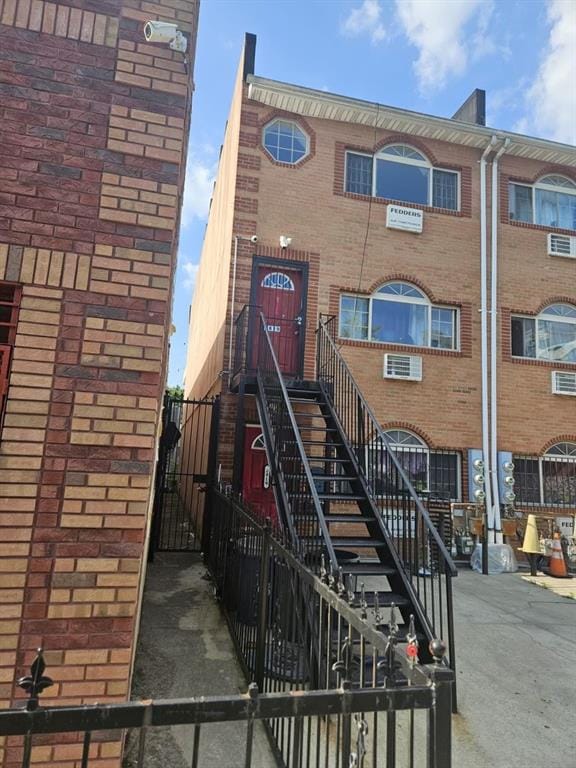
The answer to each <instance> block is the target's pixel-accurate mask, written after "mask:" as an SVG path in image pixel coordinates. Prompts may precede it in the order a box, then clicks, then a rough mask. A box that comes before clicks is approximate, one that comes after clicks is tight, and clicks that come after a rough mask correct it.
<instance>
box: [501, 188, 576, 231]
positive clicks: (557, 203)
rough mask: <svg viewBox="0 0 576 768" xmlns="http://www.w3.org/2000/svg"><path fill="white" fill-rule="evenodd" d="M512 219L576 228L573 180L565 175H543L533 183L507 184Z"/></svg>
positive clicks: (575, 191)
mask: <svg viewBox="0 0 576 768" xmlns="http://www.w3.org/2000/svg"><path fill="white" fill-rule="evenodd" d="M508 200H509V216H510V220H511V221H522V222H524V223H527V224H539V225H541V226H543V227H552V228H558V229H573V230H576V183H574V182H573V181H572V180H571V179H567V178H566V177H565V176H557V175H554V176H544V177H543V178H541V179H540V180H539V181H537V182H536V183H535V184H519V183H516V182H511V183H510V185H509V194H508Z"/></svg>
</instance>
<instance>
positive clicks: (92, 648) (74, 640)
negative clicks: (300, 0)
mask: <svg viewBox="0 0 576 768" xmlns="http://www.w3.org/2000/svg"><path fill="white" fill-rule="evenodd" d="M197 15H198V3H197V2H196V1H195V0H157V2H155V3H153V4H152V3H149V2H145V0H99V1H98V2H96V1H95V0H62V1H61V2H58V3H53V2H44V1H43V0H0V38H1V41H2V42H1V45H0V155H1V157H0V280H7V281H11V282H15V283H19V284H21V285H22V286H23V292H22V302H21V311H20V317H19V323H18V329H17V335H16V341H15V345H14V350H13V362H12V369H11V375H10V383H9V391H8V400H7V406H6V413H5V419H4V424H3V430H2V435H1V441H0V527H1V533H0V706H3V707H6V706H10V705H11V704H14V703H15V702H16V700H17V699H18V698H19V696H20V695H21V693H20V691H19V690H18V689H17V688H16V687H15V685H14V682H13V681H14V679H15V677H16V676H17V674H23V673H24V672H25V670H26V669H27V668H28V666H29V664H30V661H31V659H32V657H33V652H34V649H35V648H37V647H38V646H39V645H43V646H44V648H45V649H46V659H47V662H48V664H49V668H50V669H49V672H50V674H51V676H52V677H53V678H54V680H55V681H56V684H55V686H54V688H51V689H50V690H49V692H48V694H47V695H46V696H45V701H47V702H50V701H52V702H55V701H57V702H58V703H59V704H64V703H69V704H77V703H81V702H94V701H95V700H98V701H114V700H122V699H125V698H126V696H127V694H128V691H129V684H130V674H131V664H132V654H133V650H134V642H135V636H136V634H135V633H136V624H137V613H138V606H139V594H140V589H141V585H142V576H143V562H144V560H143V554H144V548H145V541H146V536H147V526H148V522H149V504H150V485H151V476H152V472H153V467H154V456H155V451H154V445H155V435H156V430H157V424H158V411H159V402H160V395H161V392H162V390H163V384H164V377H165V365H166V345H167V328H168V325H169V320H170V318H169V313H170V299H171V282H172V276H173V271H174V266H175V251H176V239H177V238H176V233H177V228H178V219H179V206H180V202H181V195H182V186H183V169H184V168H185V147H186V143H187V137H188V116H189V109H190V100H191V92H192V84H191V74H190V73H191V70H192V64H193V53H194V41H195V36H196V26H197ZM148 19H160V20H165V21H176V22H177V23H178V24H179V26H180V29H182V31H184V32H185V33H186V34H188V35H190V38H191V39H190V48H191V56H189V59H190V62H189V63H188V66H187V67H186V66H185V64H184V60H183V57H182V55H181V54H179V53H176V52H171V51H170V50H169V49H168V48H167V47H165V46H152V45H148V44H146V43H145V42H144V38H143V32H142V28H143V22H144V21H146V20H148ZM119 749H120V745H119V743H117V742H109V743H107V742H102V743H96V744H95V745H94V747H93V751H94V756H95V757H96V758H97V759H96V760H95V761H94V765H97V766H100V768H107V767H108V766H117V765H118V757H117V756H118V754H119ZM78 750H79V747H78V745H76V744H67V745H57V744H54V745H51V744H47V745H44V746H42V747H38V748H37V750H36V753H35V757H34V758H33V759H35V760H36V761H37V764H38V765H39V766H40V765H48V764H51V765H54V764H58V765H59V766H60V765H61V766H68V765H70V766H72V765H73V764H75V763H74V762H73V761H74V759H77V758H78ZM20 754H21V753H20V751H19V747H18V745H17V744H16V743H15V741H14V740H7V741H4V740H3V737H1V736H0V765H2V764H4V765H6V766H12V765H16V764H19V763H18V760H19V756H20ZM3 760H4V763H3V762H2V761H3Z"/></svg>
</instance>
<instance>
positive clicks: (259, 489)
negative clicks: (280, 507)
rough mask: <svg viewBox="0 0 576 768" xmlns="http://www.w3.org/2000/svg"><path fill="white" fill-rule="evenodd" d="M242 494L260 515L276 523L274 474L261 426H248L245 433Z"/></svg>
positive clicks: (263, 518)
mask: <svg viewBox="0 0 576 768" xmlns="http://www.w3.org/2000/svg"><path fill="white" fill-rule="evenodd" d="M242 495H243V497H244V501H246V502H247V503H248V504H249V505H250V506H251V507H252V509H254V511H255V512H256V514H257V515H258V517H260V518H262V520H265V519H266V518H267V517H269V518H270V519H271V520H272V524H273V525H276V523H277V520H278V515H277V513H276V502H275V500H274V491H273V489H272V475H271V472H270V467H269V466H268V459H267V457H266V451H265V449H264V439H263V437H262V430H261V429H260V427H246V431H245V433H244V472H243V478H242Z"/></svg>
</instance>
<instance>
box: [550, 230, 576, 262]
mask: <svg viewBox="0 0 576 768" xmlns="http://www.w3.org/2000/svg"><path fill="white" fill-rule="evenodd" d="M548 256H568V257H569V258H572V259H576V237H574V236H573V235H556V234H554V232H549V233H548Z"/></svg>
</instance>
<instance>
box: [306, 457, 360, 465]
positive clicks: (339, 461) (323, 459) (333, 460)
mask: <svg viewBox="0 0 576 768" xmlns="http://www.w3.org/2000/svg"><path fill="white" fill-rule="evenodd" d="M308 461H309V462H310V463H311V464H312V462H314V463H317V464H351V463H352V462H351V460H350V459H340V458H336V457H332V456H308Z"/></svg>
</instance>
